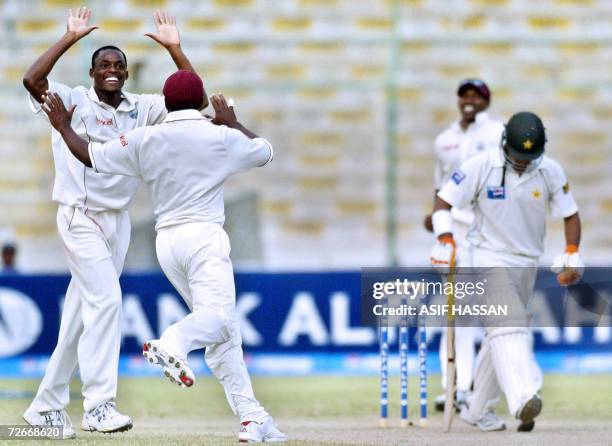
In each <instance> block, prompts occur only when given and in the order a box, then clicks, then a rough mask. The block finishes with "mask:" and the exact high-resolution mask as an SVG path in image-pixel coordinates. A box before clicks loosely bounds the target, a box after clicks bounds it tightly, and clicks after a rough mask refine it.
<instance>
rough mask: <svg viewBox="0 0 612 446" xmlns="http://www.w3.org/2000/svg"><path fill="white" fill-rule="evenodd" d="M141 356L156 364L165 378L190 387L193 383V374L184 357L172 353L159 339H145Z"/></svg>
mask: <svg viewBox="0 0 612 446" xmlns="http://www.w3.org/2000/svg"><path fill="white" fill-rule="evenodd" d="M142 356H144V357H145V359H146V360H147V361H149V362H150V363H151V364H158V365H159V366H160V367H161V368H162V369H163V370H164V375H165V376H166V378H168V379H169V380H170V382H172V383H176V384H178V386H179V387H183V386H185V387H191V386H193V384H194V383H195V375H194V374H193V371H192V370H191V368H190V367H189V365H187V361H186V360H185V359H184V358H179V357H178V356H177V355H173V354H172V353H170V352H169V351H168V350H166V349H165V348H164V347H162V345H161V343H160V341H158V340H157V341H147V342H145V344H144V346H143V347H142Z"/></svg>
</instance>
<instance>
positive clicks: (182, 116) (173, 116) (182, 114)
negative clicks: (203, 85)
mask: <svg viewBox="0 0 612 446" xmlns="http://www.w3.org/2000/svg"><path fill="white" fill-rule="evenodd" d="M193 119H206V118H204V116H202V114H201V113H200V112H199V111H198V110H195V109H193V108H190V109H187V110H177V111H173V112H170V113H168V114H167V115H166V118H165V119H164V122H173V121H185V120H193Z"/></svg>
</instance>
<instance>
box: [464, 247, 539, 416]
mask: <svg viewBox="0 0 612 446" xmlns="http://www.w3.org/2000/svg"><path fill="white" fill-rule="evenodd" d="M473 254H474V264H475V266H477V267H480V266H483V267H497V270H496V271H495V272H494V274H493V275H487V279H488V283H487V286H486V289H487V294H486V296H487V297H488V300H490V301H491V303H497V302H505V303H507V304H508V305H509V306H510V305H514V304H516V303H518V306H519V307H520V303H521V302H523V303H526V302H527V301H528V299H529V298H530V297H531V295H532V294H533V287H534V284H535V279H536V274H537V260H535V259H525V258H521V257H519V256H513V255H508V254H504V253H502V252H491V251H487V250H482V249H474V251H473ZM500 293H501V294H500ZM500 297H501V298H500ZM509 317H513V319H512V320H510V321H509V322H512V323H514V322H515V321H516V322H520V323H521V324H520V325H517V326H508V327H505V326H489V327H487V328H486V337H485V340H484V342H483V344H482V348H481V349H480V351H479V352H478V356H477V358H476V367H475V371H474V392H473V393H472V395H471V396H470V398H469V400H468V401H469V410H470V413H471V414H472V415H473V416H474V417H475V418H477V419H480V418H482V417H483V416H484V415H485V414H486V412H487V411H489V410H492V409H493V407H494V406H495V405H496V404H497V402H498V401H499V396H500V391H502V392H503V393H504V395H505V396H506V402H507V404H508V411H509V412H510V414H512V415H513V416H515V417H516V416H517V415H518V412H519V410H520V409H521V407H522V406H523V404H524V403H525V402H527V401H528V400H529V399H530V398H531V397H532V396H533V395H535V394H536V393H537V392H538V384H537V382H536V373H535V371H536V369H537V365H535V357H534V355H533V349H532V345H531V338H530V332H529V329H528V328H527V321H528V318H527V315H526V312H525V313H524V314H523V313H521V312H517V313H515V314H511V315H509Z"/></svg>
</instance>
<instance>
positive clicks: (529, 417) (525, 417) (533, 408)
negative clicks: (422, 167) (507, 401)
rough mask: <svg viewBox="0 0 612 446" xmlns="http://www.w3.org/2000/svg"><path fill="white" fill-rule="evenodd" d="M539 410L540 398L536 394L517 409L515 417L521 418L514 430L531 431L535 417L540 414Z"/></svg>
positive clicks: (540, 408)
mask: <svg viewBox="0 0 612 446" xmlns="http://www.w3.org/2000/svg"><path fill="white" fill-rule="evenodd" d="M540 412H542V400H541V399H540V397H539V396H538V395H534V396H532V397H531V398H529V399H528V400H527V401H526V402H525V404H523V407H521V408H520V409H519V410H518V412H517V414H516V418H518V419H519V420H521V424H519V426H518V427H517V429H516V430H517V431H519V432H531V431H532V430H533V428H534V427H535V417H537V416H538V415H540Z"/></svg>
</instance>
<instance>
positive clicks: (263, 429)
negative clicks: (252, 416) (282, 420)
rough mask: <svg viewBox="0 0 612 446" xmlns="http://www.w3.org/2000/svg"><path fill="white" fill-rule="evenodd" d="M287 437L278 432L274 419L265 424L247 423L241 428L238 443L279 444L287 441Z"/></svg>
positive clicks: (269, 419)
mask: <svg viewBox="0 0 612 446" xmlns="http://www.w3.org/2000/svg"><path fill="white" fill-rule="evenodd" d="M286 439H287V437H286V436H285V434H283V433H282V432H281V431H279V430H278V428H277V427H276V425H275V424H274V421H273V420H272V418H268V419H267V420H266V421H264V422H263V423H257V422H255V421H245V422H244V423H242V425H241V426H240V432H239V433H238V441H239V442H240V443H277V442H282V441H285V440H286Z"/></svg>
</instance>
